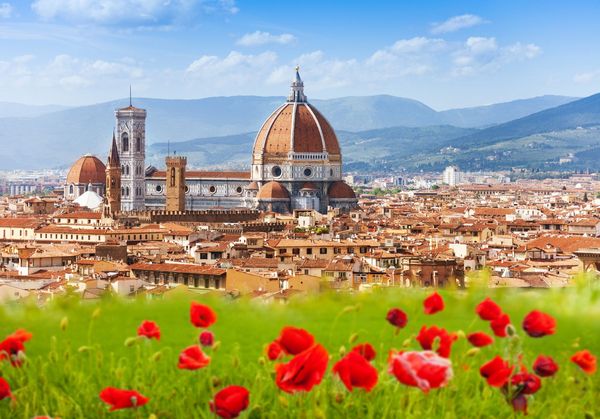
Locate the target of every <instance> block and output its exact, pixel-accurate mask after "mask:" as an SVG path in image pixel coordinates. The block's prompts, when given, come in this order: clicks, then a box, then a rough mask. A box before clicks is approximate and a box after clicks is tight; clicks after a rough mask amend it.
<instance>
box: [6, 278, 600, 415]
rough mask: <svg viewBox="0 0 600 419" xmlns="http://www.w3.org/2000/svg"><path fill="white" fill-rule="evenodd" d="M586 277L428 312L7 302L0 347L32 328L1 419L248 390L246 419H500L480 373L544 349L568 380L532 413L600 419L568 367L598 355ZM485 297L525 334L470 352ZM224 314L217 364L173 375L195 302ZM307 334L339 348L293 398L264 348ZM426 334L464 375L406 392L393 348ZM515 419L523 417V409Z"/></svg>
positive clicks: (402, 293) (341, 303)
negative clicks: (357, 370)
mask: <svg viewBox="0 0 600 419" xmlns="http://www.w3.org/2000/svg"><path fill="white" fill-rule="evenodd" d="M590 284H591V283H590V280H589V279H581V280H580V283H579V285H578V286H575V287H572V288H569V289H563V290H488V289H483V288H477V287H474V288H472V289H470V290H468V291H465V290H442V291H440V294H441V295H442V297H443V299H444V301H445V309H444V310H443V311H441V312H439V313H436V314H433V315H426V314H424V312H423V299H424V298H425V297H427V295H429V294H430V293H431V290H417V289H394V290H390V289H383V290H374V291H372V292H369V293H360V294H335V293H331V294H329V293H326V294H321V295H319V296H315V297H304V298H302V297H300V298H296V299H292V300H290V301H289V302H288V303H285V304H284V303H264V302H261V301H257V300H249V299H244V298H241V299H236V300H233V299H229V298H226V297H223V296H215V295H209V294H198V295H194V294H191V295H185V296H179V297H176V298H164V299H161V300H152V301H150V300H146V299H143V298H142V299H137V300H123V299H118V298H104V299H102V300H101V301H97V302H82V301H79V299H78V298H77V297H75V296H72V297H67V298H57V299H55V300H54V301H51V302H50V303H48V304H47V305H46V306H44V307H38V306H36V305H35V304H33V303H28V304H23V303H18V304H11V305H4V306H0V340H1V339H3V338H4V336H7V335H9V334H10V333H13V332H14V331H15V330H16V329H19V328H23V329H26V330H27V331H29V332H31V333H32V335H33V336H32V338H31V340H29V341H28V342H27V343H26V344H25V346H26V352H25V353H26V358H25V360H24V363H23V365H22V366H21V367H20V368H14V367H12V366H11V365H10V363H9V362H7V361H6V360H5V361H4V362H1V363H0V375H1V376H2V377H3V378H4V379H6V381H7V382H9V383H10V386H11V388H12V393H13V396H14V398H13V399H12V400H11V399H8V398H7V399H4V400H0V417H1V418H19V419H20V418H26V419H30V418H32V417H35V416H38V415H39V416H42V415H44V416H49V417H53V418H55V417H60V418H63V419H67V418H69V419H70V418H110V417H114V418H130V417H131V418H208V417H215V415H214V413H212V412H211V411H210V410H209V401H210V400H211V399H212V398H213V396H214V394H215V393H216V392H217V391H218V390H219V389H221V388H223V387H224V386H227V385H240V386H244V387H246V388H247V389H248V390H249V392H250V404H249V407H248V408H247V409H246V410H245V411H244V412H242V413H241V416H240V417H242V418H296V417H299V418H337V417H340V418H342V417H344V418H459V417H460V418H504V417H513V416H514V415H516V413H515V412H513V408H512V407H511V406H510V405H509V404H508V403H507V402H506V401H505V399H504V397H503V396H502V394H501V392H500V391H499V389H498V388H493V387H490V386H489V385H488V384H487V383H486V380H485V379H484V378H482V377H481V376H480V374H479V368H480V367H481V365H483V364H484V363H486V362H487V361H489V360H490V359H492V358H493V357H494V356H495V355H500V356H503V357H509V356H515V354H517V353H518V354H521V355H522V362H523V363H524V364H525V365H528V366H529V367H531V364H532V363H533V361H534V360H535V358H536V357H537V356H538V355H539V354H545V355H550V356H552V357H553V358H554V359H555V361H556V362H557V363H558V364H559V367H560V369H559V371H558V373H557V374H556V375H555V376H553V377H550V378H544V379H543V380H542V387H541V389H540V390H539V391H538V392H537V393H536V394H534V395H532V396H530V397H529V406H528V410H529V416H530V417H545V418H548V419H549V418H586V419H591V418H597V417H600V373H596V374H591V375H588V374H584V373H583V372H582V371H581V370H580V369H579V368H578V367H577V366H576V365H575V364H573V363H572V362H570V361H569V359H570V357H571V355H572V354H573V353H575V352H576V351H578V350H581V349H589V350H590V351H591V352H592V353H595V354H596V355H600V300H599V296H600V291H599V289H598V287H597V286H592V285H590ZM486 296H490V297H491V298H493V299H494V301H496V302H497V303H498V304H499V305H500V306H501V307H502V308H503V310H504V311H505V312H506V313H508V314H509V315H510V317H511V319H512V323H513V324H514V326H515V329H516V332H517V337H515V338H513V339H510V342H509V340H508V339H506V338H496V339H495V342H494V343H493V344H492V345H490V346H487V347H483V348H478V349H473V346H472V345H471V344H470V343H469V342H468V341H467V339H465V338H464V335H466V334H469V333H471V332H475V331H485V332H486V333H490V330H489V325H488V324H487V323H486V322H484V321H482V320H481V319H480V318H479V317H478V316H477V315H476V314H475V307H476V306H477V304H478V303H479V302H480V301H481V300H482V299H483V298H485V297H486ZM191 301H198V302H201V303H203V304H206V305H208V306H210V307H212V308H213V309H214V311H215V312H216V314H217V321H216V323H215V324H214V325H213V326H211V327H210V330H211V331H212V332H213V333H214V335H215V341H216V342H217V343H216V344H215V345H214V346H213V347H212V348H208V349H206V350H205V352H206V354H207V355H209V356H210V357H211V363H210V364H209V365H208V366H207V367H205V368H202V369H198V370H195V371H188V370H182V369H178V368H177V364H178V356H179V353H180V351H181V350H182V349H184V348H185V347H188V346H190V345H193V344H197V343H198V336H199V333H200V330H199V329H197V328H195V327H194V326H193V325H192V324H191V323H190V303H191ZM393 307H398V308H401V309H402V310H403V311H405V312H406V313H407V315H408V323H407V325H406V327H405V328H403V329H396V328H395V327H393V326H392V325H390V324H389V323H388V322H387V321H386V313H387V312H388V310H389V309H390V308H393ZM532 309H539V310H542V311H544V312H546V313H549V314H551V315H552V316H553V317H554V318H555V319H556V321H557V330H556V333H555V334H553V335H550V336H545V337H543V338H531V337H529V336H527V335H526V334H525V333H524V332H523V330H522V329H521V321H522V319H523V317H524V316H525V315H526V314H527V313H528V312H529V311H531V310H532ZM144 320H152V321H155V322H156V323H157V324H158V326H159V327H160V329H161V339H160V340H158V341H157V340H155V339H146V338H136V330H137V328H138V326H139V325H140V323H141V322H142V321H144ZM287 325H291V326H296V327H301V328H304V329H306V330H308V331H309V332H311V333H312V334H313V335H314V336H315V339H316V340H317V341H318V342H319V343H321V344H322V345H323V346H324V347H325V348H326V349H327V351H328V352H329V355H330V360H329V365H328V372H327V374H326V375H325V378H324V379H323V381H322V382H321V383H320V384H319V385H317V386H315V387H314V388H313V389H312V391H310V392H301V393H295V394H288V393H285V392H283V391H281V390H280V389H279V388H278V387H277V386H276V384H275V379H274V376H275V374H274V368H275V367H274V366H275V364H276V363H277V362H286V361H285V360H284V361H270V360H268V358H267V357H266V356H265V347H266V345H267V344H268V343H269V342H271V341H273V340H274V339H275V338H276V337H277V336H278V335H279V332H280V330H281V329H282V327H284V326H287ZM423 325H428V326H431V325H437V326H440V327H444V328H446V329H447V330H449V331H454V332H457V334H458V335H459V336H460V337H459V339H458V340H457V341H456V342H455V343H454V346H453V347H452V353H451V356H450V360H451V361H452V366H453V369H454V377H453V378H452V379H451V380H450V382H449V383H448V384H447V386H445V387H444V388H438V389H432V390H431V391H429V392H428V393H424V392H422V391H421V390H419V389H418V388H415V387H408V386H405V385H403V384H401V383H399V382H398V380H397V379H396V378H395V377H394V376H393V375H391V374H390V373H389V372H388V361H387V358H388V352H389V351H390V350H391V349H392V348H396V349H403V350H420V349H421V348H420V347H419V343H418V342H417V341H416V340H415V336H416V335H417V333H418V332H419V329H420V328H421V327H422V326H423ZM364 342H369V343H371V344H372V345H373V346H374V348H375V350H376V351H377V357H376V358H375V360H374V361H373V365H374V366H375V367H376V369H377V370H378V372H379V381H378V383H377V385H376V386H375V388H374V389H373V390H372V391H371V392H365V391H363V390H361V389H355V390H354V391H353V392H349V391H348V390H347V389H346V388H345V387H344V386H343V384H342V383H341V382H340V380H339V379H338V377H336V376H334V375H333V374H331V368H332V366H333V364H334V363H335V362H336V361H338V360H339V359H340V358H341V355H343V354H345V353H346V352H347V351H348V350H349V349H350V348H351V347H352V346H354V345H355V344H357V343H364ZM107 386H113V387H118V388H127V389H135V390H137V391H139V392H140V393H141V394H143V395H144V396H146V397H148V398H149V399H150V400H149V402H148V403H147V404H145V405H144V406H140V407H138V408H136V409H124V410H118V411H114V412H109V409H108V406H107V405H106V404H104V403H103V402H102V401H101V400H100V398H99V392H100V391H101V390H102V389H103V388H105V387H107ZM517 415H519V414H517Z"/></svg>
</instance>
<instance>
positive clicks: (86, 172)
mask: <svg viewBox="0 0 600 419" xmlns="http://www.w3.org/2000/svg"><path fill="white" fill-rule="evenodd" d="M105 181H106V166H104V163H102V161H101V160H100V159H98V158H97V157H95V156H92V155H91V154H86V155H85V156H83V157H81V158H80V159H79V160H77V161H76V162H75V164H73V166H71V169H70V170H69V174H68V175H67V184H85V185H87V184H89V183H91V184H99V183H101V184H103V183H104V182H105Z"/></svg>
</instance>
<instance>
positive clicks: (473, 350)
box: [467, 348, 481, 356]
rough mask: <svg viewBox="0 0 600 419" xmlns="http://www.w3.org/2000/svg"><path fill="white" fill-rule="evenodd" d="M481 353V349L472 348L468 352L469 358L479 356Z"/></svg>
mask: <svg viewBox="0 0 600 419" xmlns="http://www.w3.org/2000/svg"><path fill="white" fill-rule="evenodd" d="M479 352H481V349H479V348H471V349H469V350H468V351H467V356H475V355H479Z"/></svg>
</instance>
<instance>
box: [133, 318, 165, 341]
mask: <svg viewBox="0 0 600 419" xmlns="http://www.w3.org/2000/svg"><path fill="white" fill-rule="evenodd" d="M137 334H138V336H145V337H147V338H148V339H153V338H154V339H156V340H160V329H159V327H158V325H157V324H156V323H154V322H152V321H149V320H144V321H143V322H142V324H141V325H140V327H138V330H137Z"/></svg>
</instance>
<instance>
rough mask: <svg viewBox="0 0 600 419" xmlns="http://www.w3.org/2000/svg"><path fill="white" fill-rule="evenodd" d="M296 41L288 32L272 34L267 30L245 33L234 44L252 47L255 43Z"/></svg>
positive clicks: (287, 42)
mask: <svg viewBox="0 0 600 419" xmlns="http://www.w3.org/2000/svg"><path fill="white" fill-rule="evenodd" d="M294 41H296V37H295V36H294V35H292V34H289V33H283V34H281V35H273V34H270V33H269V32H261V31H256V32H253V33H247V34H245V35H244V36H242V37H241V38H240V39H238V40H237V42H236V44H238V45H242V46H245V47H252V46H257V45H265V44H282V45H285V44H291V43H292V42H294Z"/></svg>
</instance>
